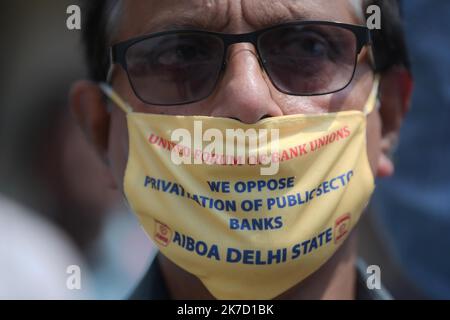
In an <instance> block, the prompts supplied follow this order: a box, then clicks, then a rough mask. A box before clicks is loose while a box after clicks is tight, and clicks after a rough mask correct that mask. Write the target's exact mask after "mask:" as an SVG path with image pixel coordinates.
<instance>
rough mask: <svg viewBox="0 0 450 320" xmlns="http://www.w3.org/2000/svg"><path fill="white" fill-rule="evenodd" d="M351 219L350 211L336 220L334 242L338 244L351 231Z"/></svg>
mask: <svg viewBox="0 0 450 320" xmlns="http://www.w3.org/2000/svg"><path fill="white" fill-rule="evenodd" d="M350 220H351V216H350V213H346V214H344V215H342V216H340V217H339V218H337V219H336V221H335V222H334V243H336V244H337V243H339V242H341V241H342V240H343V239H345V236H346V235H347V233H348V232H349V231H350Z"/></svg>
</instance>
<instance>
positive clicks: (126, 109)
mask: <svg viewBox="0 0 450 320" xmlns="http://www.w3.org/2000/svg"><path fill="white" fill-rule="evenodd" d="M99 86H100V89H101V90H102V91H103V93H104V94H105V95H106V96H107V97H108V98H110V99H111V101H112V102H114V104H115V105H116V106H118V107H119V108H120V109H121V110H122V111H123V112H125V114H128V113H132V112H133V108H131V107H130V106H129V105H128V103H126V102H125V101H124V100H123V99H122V98H121V97H120V96H119V95H118V94H117V93H116V92H115V91H114V90H113V89H112V88H111V86H110V85H108V84H106V83H105V82H101V83H99Z"/></svg>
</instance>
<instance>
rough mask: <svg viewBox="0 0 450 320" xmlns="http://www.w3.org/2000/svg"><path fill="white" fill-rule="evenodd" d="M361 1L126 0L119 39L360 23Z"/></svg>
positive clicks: (124, 1) (123, 4)
mask: <svg viewBox="0 0 450 320" xmlns="http://www.w3.org/2000/svg"><path fill="white" fill-rule="evenodd" d="M359 1H360V0H333V1H330V0H182V1H180V0H164V1H161V0H123V3H122V15H121V16H122V19H121V22H122V23H121V28H120V30H121V31H120V33H119V38H120V40H124V39H127V38H131V37H134V36H138V35H141V34H147V33H151V32H155V31H161V30H167V29H173V28H179V27H193V28H199V29H205V30H211V31H222V32H230V33H241V32H249V31H253V30H256V29H259V28H263V27H267V26H270V25H275V24H278V23H282V22H287V21H292V20H326V21H340V22H347V23H358V22H359V21H358V18H357V15H356V14H355V2H356V3H357V2H359Z"/></svg>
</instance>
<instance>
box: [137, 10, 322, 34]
mask: <svg viewBox="0 0 450 320" xmlns="http://www.w3.org/2000/svg"><path fill="white" fill-rule="evenodd" d="M216 18H217V17H216ZM304 20H320V19H317V17H316V18H315V19H314V16H312V15H310V14H308V13H305V12H302V13H298V14H295V15H293V16H273V15H265V16H263V17H261V18H260V19H258V22H257V23H255V24H253V25H252V27H253V28H254V29H255V30H258V29H262V28H265V27H270V26H274V25H278V24H283V23H287V22H292V21H304ZM229 24H230V20H229V19H228V17H227V18H226V19H214V17H200V16H199V15H195V16H191V15H184V16H183V15H181V16H177V17H173V16H171V17H169V16H162V17H160V18H157V19H154V20H152V21H149V22H148V23H147V24H146V25H145V26H144V27H143V29H142V34H149V33H154V32H160V31H170V30H178V29H199V30H207V31H215V32H224V31H225V29H226V28H227V27H228V26H229Z"/></svg>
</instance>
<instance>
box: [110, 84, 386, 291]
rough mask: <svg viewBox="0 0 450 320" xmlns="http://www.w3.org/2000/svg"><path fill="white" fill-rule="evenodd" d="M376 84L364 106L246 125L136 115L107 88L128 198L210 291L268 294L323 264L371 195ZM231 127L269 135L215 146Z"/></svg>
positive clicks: (169, 252) (164, 248) (163, 245)
mask: <svg viewBox="0 0 450 320" xmlns="http://www.w3.org/2000/svg"><path fill="white" fill-rule="evenodd" d="M378 82H379V81H378V78H376V80H375V82H374V87H373V90H372V92H371V94H370V96H369V99H368V101H367V103H366V106H365V108H364V109H363V111H344V112H337V113H328V114H319V115H293V116H282V117H273V118H267V119H263V120H261V121H259V122H257V123H255V124H251V125H247V124H243V123H241V122H239V121H236V120H232V119H223V118H213V117H204V116H166V115H155V114H143V113H134V112H133V110H132V108H131V107H130V106H128V105H127V104H126V103H125V102H124V101H123V100H121V99H120V97H119V96H118V95H117V94H116V93H115V92H114V91H113V90H112V89H111V88H110V87H109V86H107V85H104V84H102V85H101V87H102V90H103V91H104V92H105V94H106V95H108V96H109V97H110V98H111V99H112V101H114V102H115V104H116V105H117V106H119V107H120V108H121V109H122V110H123V111H124V112H126V114H127V122H128V130H129V156H128V157H129V158H128V164H127V168H126V172H125V179H124V190H125V195H126V197H127V200H128V202H129V205H130V206H131V208H132V210H133V211H134V212H135V214H136V215H137V216H138V218H139V220H140V222H141V224H142V226H143V227H144V229H145V231H146V232H147V234H148V235H149V236H150V237H151V238H152V239H153V240H154V242H155V243H156V244H157V245H158V247H159V249H160V251H161V253H162V254H164V255H165V256H166V257H167V258H168V259H170V260H171V261H172V262H173V263H175V264H176V265H178V266H180V267H181V268H183V269H185V270H186V271H188V272H190V273H191V274H193V275H195V276H197V277H198V278H199V279H200V280H201V281H202V282H203V284H204V285H205V286H206V288H207V289H208V290H209V291H210V292H211V294H212V295H213V296H215V297H216V298H219V299H271V298H274V297H276V296H278V295H280V294H281V293H283V292H284V291H286V290H288V289H290V288H291V287H293V286H294V285H296V284H298V283H299V282H301V281H302V280H304V279H305V278H307V277H308V276H309V275H311V274H312V273H313V272H315V271H316V270H317V269H319V268H320V267H321V266H322V265H323V264H324V263H325V262H327V260H328V259H329V258H330V257H331V256H332V255H333V254H334V253H335V252H336V250H337V249H338V248H339V247H340V246H341V244H342V243H343V242H344V240H345V238H346V237H347V235H348V234H349V233H350V231H351V230H352V228H353V227H354V226H355V225H356V224H357V222H358V220H359V217H360V215H361V213H362V211H363V210H364V208H365V207H366V205H367V203H368V201H369V198H370V196H371V194H372V192H373V190H374V178H373V174H372V172H371V169H370V165H369V161H368V157H367V148H366V116H367V114H369V113H370V112H371V111H372V110H373V109H374V108H375V105H376V101H377V92H378ZM200 129H201V130H200ZM239 129H241V131H239ZM230 130H232V132H235V133H236V132H237V133H238V134H237V136H238V137H239V134H241V133H242V132H244V133H248V132H253V133H254V132H256V136H257V137H261V136H262V134H261V133H264V132H269V131H270V132H275V133H276V134H274V135H273V136H272V140H270V141H266V143H259V144H255V143H253V144H252V142H251V141H250V140H251V139H250V138H249V137H250V136H251V135H250V134H249V136H248V137H247V138H248V139H241V141H240V142H237V143H234V146H233V144H232V143H231V144H230V142H229V141H228V140H227V141H226V143H225V145H226V147H227V148H225V147H224V148H223V149H226V150H220V145H221V143H218V144H214V143H217V140H218V139H219V138H220V137H223V138H225V137H227V133H228V134H229V133H230ZM249 130H250V131H249ZM199 132H201V133H203V134H200V135H199ZM199 136H201V140H202V141H200V142H199V141H198V140H199V139H198V137H199ZM174 137H175V138H176V141H174ZM192 137H197V138H194V139H192ZM241 138H242V137H241ZM214 139H215V141H214ZM236 140H239V138H238V139H236ZM266 140H267V139H266ZM205 141H206V142H207V143H205ZM202 143H203V145H206V147H205V146H203V145H202ZM212 144H213V146H211V145H212ZM214 146H215V148H213V147H214ZM274 146H276V147H274ZM243 148H245V150H247V151H245V150H244V151H245V152H242V153H241V155H242V156H239V154H240V153H239V152H241V151H242V149H243ZM233 150H234V151H236V152H234V155H233V152H231V153H230V152H228V151H233ZM268 159H269V160H270V161H271V162H272V164H276V166H273V167H274V168H275V169H276V170H272V173H270V174H272V175H264V173H263V169H264V168H266V169H267V167H268V165H267V161H268ZM262 173H263V174H262Z"/></svg>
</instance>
